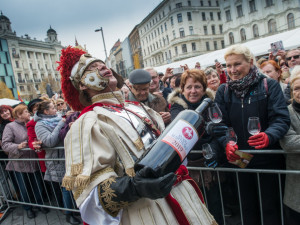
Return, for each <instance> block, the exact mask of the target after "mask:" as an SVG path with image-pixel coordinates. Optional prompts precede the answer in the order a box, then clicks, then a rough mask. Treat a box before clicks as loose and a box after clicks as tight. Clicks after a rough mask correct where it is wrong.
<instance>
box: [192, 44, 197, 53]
mask: <svg viewBox="0 0 300 225" xmlns="http://www.w3.org/2000/svg"><path fill="white" fill-rule="evenodd" d="M192 51H196V43H195V42H192Z"/></svg>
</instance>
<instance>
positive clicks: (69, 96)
mask: <svg viewBox="0 0 300 225" xmlns="http://www.w3.org/2000/svg"><path fill="white" fill-rule="evenodd" d="M85 53H86V52H85V51H83V50H81V49H79V48H74V47H71V46H68V47H67V48H66V49H62V50H61V56H60V61H59V62H57V63H58V64H59V65H58V67H57V70H58V71H59V72H60V75H61V90H62V92H63V94H64V98H65V100H66V102H67V103H68V104H69V105H70V106H71V107H72V109H74V110H76V111H81V110H82V109H84V108H85V106H84V105H82V104H81V103H80V101H79V91H78V90H77V89H76V88H75V87H74V86H73V84H72V82H71V80H70V76H71V71H72V68H73V66H74V65H75V64H76V63H77V62H78V61H79V59H80V57H81V55H83V54H85Z"/></svg>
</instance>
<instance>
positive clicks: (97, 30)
mask: <svg viewBox="0 0 300 225" xmlns="http://www.w3.org/2000/svg"><path fill="white" fill-rule="evenodd" d="M99 31H101V34H102V40H103V45H104V52H105V57H106V58H105V61H106V59H107V53H106V47H105V41H104V35H103V28H102V27H100V29H96V30H95V32H99Z"/></svg>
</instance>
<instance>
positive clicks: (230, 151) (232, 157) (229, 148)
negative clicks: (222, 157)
mask: <svg viewBox="0 0 300 225" xmlns="http://www.w3.org/2000/svg"><path fill="white" fill-rule="evenodd" d="M238 149H239V147H238V146H237V144H235V145H230V144H229V143H227V145H226V156H227V159H228V161H229V162H234V161H236V160H238V159H240V158H241V157H239V156H238V155H237V154H235V151H236V150H238Z"/></svg>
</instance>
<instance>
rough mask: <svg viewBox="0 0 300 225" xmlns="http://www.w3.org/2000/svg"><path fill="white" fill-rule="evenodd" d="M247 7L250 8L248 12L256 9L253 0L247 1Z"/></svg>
mask: <svg viewBox="0 0 300 225" xmlns="http://www.w3.org/2000/svg"><path fill="white" fill-rule="evenodd" d="M249 8H250V13H252V12H255V11H256V7H255V0H251V1H249Z"/></svg>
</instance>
